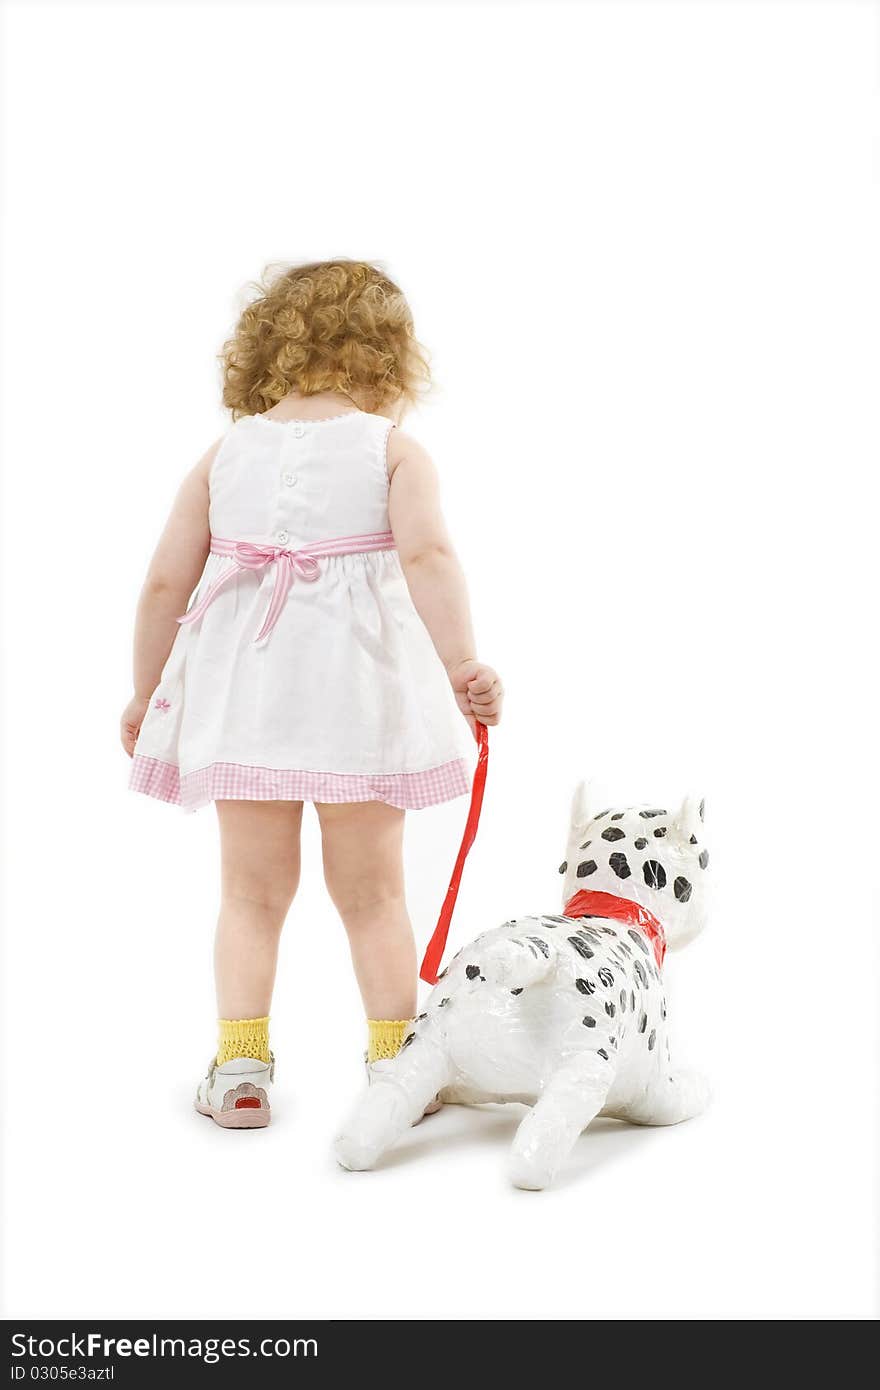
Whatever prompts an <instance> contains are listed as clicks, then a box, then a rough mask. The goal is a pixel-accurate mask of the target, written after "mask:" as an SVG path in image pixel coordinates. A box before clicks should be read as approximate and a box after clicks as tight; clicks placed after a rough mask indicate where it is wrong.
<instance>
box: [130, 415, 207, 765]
mask: <svg viewBox="0 0 880 1390" xmlns="http://www.w3.org/2000/svg"><path fill="white" fill-rule="evenodd" d="M219 445H220V441H219V440H218V441H217V443H216V444H213V445H212V446H211V448H210V449H209V450H208V452H207V453H206V454H205V456H204V458H202V459H201V461H200V462H199V463H198V464H197V465H196V467H195V468H194V469H193V470H192V472H191V473H189V474H188V475H187V477H186V478H185V479H184V481H183V484H182V485H181V488H180V491H179V492H178V494H177V497H176V499H175V502H174V506H173V507H172V509H171V515H170V516H169V518H168V520H167V522H166V523H165V529H164V530H163V532H162V535H161V537H160V538H159V544H158V545H157V546H156V549H155V552H154V554H153V558H152V560H151V561H150V567H149V569H148V571H147V577H146V579H145V580H144V586H143V588H142V589H141V594H140V598H139V600H138V606H137V615H136V618H135V629H134V695H133V696H132V698H131V700H130V701H129V703H128V705H127V706H126V708H125V710H124V711H123V714H122V721H121V730H120V732H121V737H122V745H123V747H124V748H125V751H126V752H127V753H128V754H129V756H131V754H132V753H133V751H134V745H135V742H136V741H137V736H138V734H139V732H140V727H141V723H142V722H143V718H144V715H145V713H146V710H147V704H148V702H149V699H150V696H151V695H152V693H153V691H154V690H155V689H156V686H157V685H158V684H159V679H160V677H161V675H162V667H163V666H164V665H165V662H166V661H167V660H168V654H169V652H170V651H171V647H172V644H173V642H174V638H175V637H176V635H177V631H178V623H177V619H178V618H179V617H180V615H181V614H182V613H183V612H184V610H185V609H186V605H187V602H188V600H189V597H190V594H191V593H192V591H193V589H194V588H195V586H196V584H197V582H198V579H199V576H200V575H201V573H202V570H203V569H204V567H205V560H206V559H207V556H208V550H209V548H210V544H211V536H210V530H209V527H208V476H209V474H210V471H211V464H212V463H213V462H214V456H215V454H216V453H217V449H218V448H219Z"/></svg>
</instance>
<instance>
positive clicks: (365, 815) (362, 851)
mask: <svg viewBox="0 0 880 1390" xmlns="http://www.w3.org/2000/svg"><path fill="white" fill-rule="evenodd" d="M317 811H318V818H319V820H320V822H321V837H322V841H323V848H324V877H325V879H326V882H327V888H328V890H329V892H330V897H331V898H332V900H333V903H334V905H335V907H336V910H337V912H338V913H339V915H340V917H341V918H342V922H343V925H344V927H345V930H346V932H347V933H348V943H349V946H350V948H351V958H352V962H353V964H354V972H355V975H356V977H357V982H358V986H359V988H360V992H361V998H362V999H363V1001H364V1009H365V1011H366V1015H367V1018H371V1019H407V1018H412V1016H413V1014H414V1013H415V1009H416V979H417V973H418V965H417V961H416V947H415V942H414V940H413V934H412V927H411V926H410V921H409V916H408V914H407V910H406V897H405V892H404V885H403V822H404V812H403V811H400V810H398V809H397V808H396V807H394V806H387V805H386V804H385V803H384V802H381V801H358V802H350V803H347V804H345V805H341V806H332V805H327V804H326V803H322V804H320V805H319V806H318V807H317Z"/></svg>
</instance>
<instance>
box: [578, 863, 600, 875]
mask: <svg viewBox="0 0 880 1390" xmlns="http://www.w3.org/2000/svg"><path fill="white" fill-rule="evenodd" d="M595 872H596V861H595V859H585V860H584V861H583V863H582V864H578V866H577V875H576V876H577V877H578V878H586V877H587V874H594V873H595Z"/></svg>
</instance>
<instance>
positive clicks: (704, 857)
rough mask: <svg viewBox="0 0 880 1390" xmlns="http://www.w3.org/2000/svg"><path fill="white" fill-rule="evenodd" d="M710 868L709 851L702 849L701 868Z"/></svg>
mask: <svg viewBox="0 0 880 1390" xmlns="http://www.w3.org/2000/svg"><path fill="white" fill-rule="evenodd" d="M708 867H709V851H708V850H707V849H701V850H700V868H701V869H706V868H708Z"/></svg>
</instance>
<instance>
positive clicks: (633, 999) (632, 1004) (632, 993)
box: [629, 989, 636, 1013]
mask: <svg viewBox="0 0 880 1390" xmlns="http://www.w3.org/2000/svg"><path fill="white" fill-rule="evenodd" d="M629 1006H630V1008H631V1009H632V1011H633V1013H635V1011H636V992H635V990H634V989H631V990H630V992H629Z"/></svg>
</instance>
